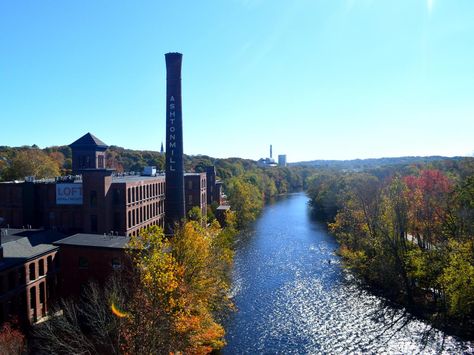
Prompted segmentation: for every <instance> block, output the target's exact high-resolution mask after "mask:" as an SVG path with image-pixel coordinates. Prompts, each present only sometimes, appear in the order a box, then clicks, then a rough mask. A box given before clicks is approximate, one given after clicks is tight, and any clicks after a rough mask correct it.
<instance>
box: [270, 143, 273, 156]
mask: <svg viewBox="0 0 474 355" xmlns="http://www.w3.org/2000/svg"><path fill="white" fill-rule="evenodd" d="M272 158H273V156H272V145H271V144H270V159H272Z"/></svg>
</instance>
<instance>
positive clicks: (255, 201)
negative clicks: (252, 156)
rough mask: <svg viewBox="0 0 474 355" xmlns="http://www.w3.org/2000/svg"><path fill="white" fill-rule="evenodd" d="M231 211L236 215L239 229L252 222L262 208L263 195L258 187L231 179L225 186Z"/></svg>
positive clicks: (238, 179) (239, 179) (240, 180)
mask: <svg viewBox="0 0 474 355" xmlns="http://www.w3.org/2000/svg"><path fill="white" fill-rule="evenodd" d="M226 192H227V195H228V198H229V202H230V205H231V206H232V209H233V210H234V211H235V212H236V214H237V224H238V225H239V227H242V226H245V225H246V224H247V223H249V222H252V221H254V220H255V219H256V218H257V215H258V213H260V211H261V210H262V208H263V194H262V192H261V191H260V190H259V189H258V187H257V186H256V185H254V184H252V183H250V182H246V181H244V180H243V179H241V178H232V179H231V180H229V182H228V183H227V185H226Z"/></svg>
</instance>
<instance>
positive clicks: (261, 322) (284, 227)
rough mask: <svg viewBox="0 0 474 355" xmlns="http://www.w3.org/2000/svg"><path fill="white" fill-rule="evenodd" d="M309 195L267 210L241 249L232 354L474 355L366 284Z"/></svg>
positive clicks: (296, 196)
mask: <svg viewBox="0 0 474 355" xmlns="http://www.w3.org/2000/svg"><path fill="white" fill-rule="evenodd" d="M307 201H308V199H307V197H306V196H305V195H304V194H294V195H290V196H288V197H286V198H283V199H281V200H280V201H278V202H276V203H275V204H272V205H270V206H268V207H266V208H265V211H264V213H263V214H262V216H261V217H260V218H259V220H258V221H257V223H256V224H255V226H254V227H253V229H252V230H251V231H249V232H248V233H247V234H245V235H242V236H241V238H240V240H239V242H238V245H237V250H236V256H235V270H234V275H233V278H234V283H233V297H234V301H235V303H236V306H237V308H238V312H236V313H235V314H233V315H232V316H231V317H230V319H229V321H228V324H227V325H226V330H227V336H226V339H227V343H228V345H227V346H226V348H225V349H224V351H223V352H224V353H226V354H241V353H248V354H255V353H268V354H274V353H285V354H288V353H294V354H296V353H298V354H301V353H319V352H321V353H348V352H356V353H390V354H393V353H404V354H406V353H427V354H429V353H439V352H444V353H450V354H452V353H470V352H474V344H472V343H467V342H461V341H458V340H457V339H455V338H453V337H450V336H446V335H444V334H443V333H442V332H440V331H437V330H434V329H431V328H430V326H429V325H427V324H426V323H423V322H422V321H419V320H417V319H414V318H412V317H411V316H409V315H408V314H406V313H405V312H404V311H403V309H396V308H394V307H392V306H390V305H388V304H387V302H384V301H383V300H382V299H381V298H379V297H377V296H374V295H371V294H370V293H368V292H367V291H365V290H363V289H361V288H360V287H359V286H358V285H357V283H356V282H355V280H354V279H353V277H352V276H351V274H350V273H348V272H347V271H345V270H343V269H342V268H341V265H340V260H339V257H337V256H336V255H334V250H335V249H336V248H337V244H336V242H335V241H334V239H333V238H332V237H331V236H329V235H328V234H327V232H326V231H325V229H324V228H323V227H322V226H321V225H318V224H317V223H315V222H313V221H311V219H310V217H309V214H308V208H307Z"/></svg>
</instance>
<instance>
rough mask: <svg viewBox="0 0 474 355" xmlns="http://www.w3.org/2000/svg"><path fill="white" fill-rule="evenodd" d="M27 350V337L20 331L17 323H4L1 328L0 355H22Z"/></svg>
mask: <svg viewBox="0 0 474 355" xmlns="http://www.w3.org/2000/svg"><path fill="white" fill-rule="evenodd" d="M24 350H25V336H24V335H23V333H22V332H21V331H20V330H18V328H17V325H16V322H13V324H12V323H8V322H6V323H4V324H3V326H2V327H1V328H0V354H4V355H20V354H23V353H24Z"/></svg>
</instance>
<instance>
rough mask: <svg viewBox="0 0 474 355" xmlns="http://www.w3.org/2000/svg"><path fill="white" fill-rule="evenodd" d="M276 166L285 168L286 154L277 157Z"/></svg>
mask: <svg viewBox="0 0 474 355" xmlns="http://www.w3.org/2000/svg"><path fill="white" fill-rule="evenodd" d="M278 165H279V166H286V154H281V155H279V156H278Z"/></svg>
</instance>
